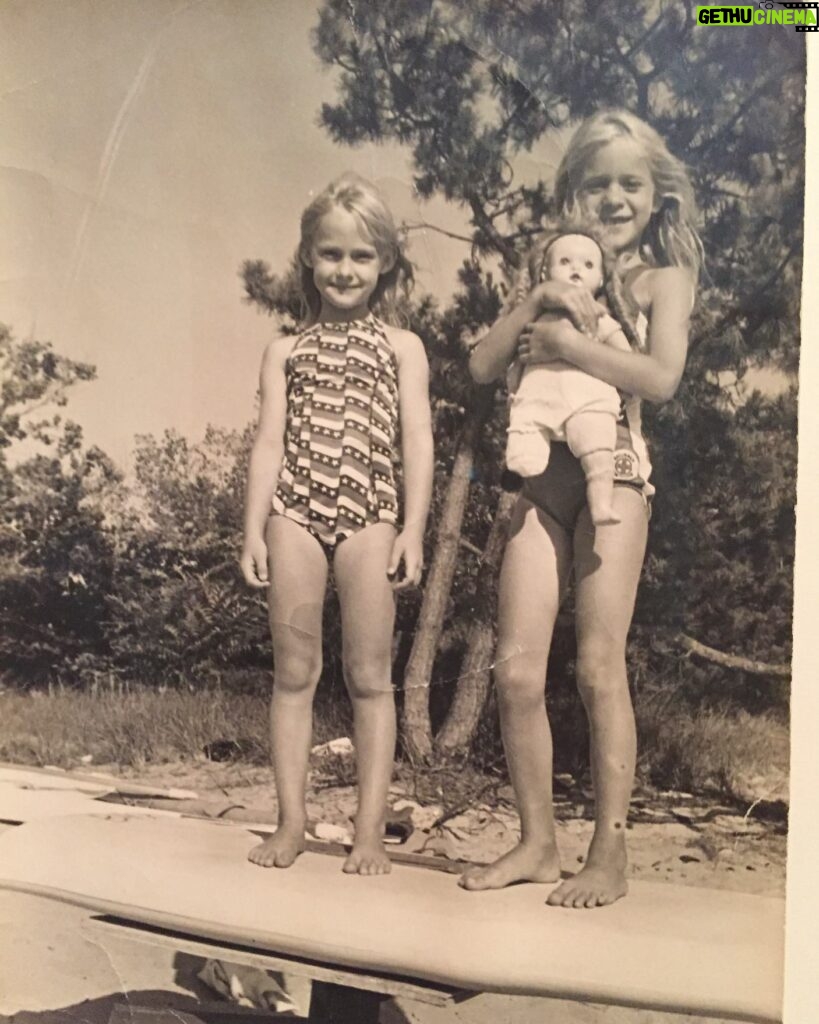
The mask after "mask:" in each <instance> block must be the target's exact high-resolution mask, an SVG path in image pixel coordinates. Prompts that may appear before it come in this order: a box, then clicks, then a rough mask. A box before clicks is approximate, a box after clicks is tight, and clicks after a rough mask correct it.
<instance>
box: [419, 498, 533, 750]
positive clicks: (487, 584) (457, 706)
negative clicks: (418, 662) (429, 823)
mask: <svg viewBox="0 0 819 1024" xmlns="http://www.w3.org/2000/svg"><path fill="white" fill-rule="evenodd" d="M516 500H517V495H516V494H514V493H509V492H508V491H501V496H500V500H499V502H498V509H497V512H496V513H495V519H494V521H493V523H492V529H491V530H490V531H489V538H488V540H487V542H486V548H485V549H484V552H483V559H482V564H481V569H480V573H479V575H478V583H477V590H478V594H479V595H485V598H484V599H483V600H480V603H479V606H478V608H477V611H476V615H475V618H474V620H473V623H472V626H471V628H470V630H469V639H468V642H467V648H466V654H465V655H464V660H463V663H462V665H461V673H460V676H459V677H458V686H457V689H456V691H455V696H454V698H453V700H452V705H451V706H450V709H449V713H448V714H447V717H446V721H445V722H444V724H443V726H442V728H441V731H440V732H439V733H438V735H437V736H436V737H435V751H436V753H437V754H439V755H440V756H441V757H442V758H443V759H444V760H452V759H454V758H455V757H457V756H458V755H459V754H465V753H466V752H467V750H468V749H469V746H470V744H471V743H472V740H473V738H474V735H475V730H476V729H477V727H478V719H479V718H480V715H481V711H482V710H483V705H484V703H485V701H486V695H487V693H488V692H489V682H490V675H491V669H492V654H493V651H494V643H495V629H494V626H495V622H496V620H497V590H498V588H497V580H498V569H499V567H500V563H501V558H502V557H503V552H504V549H505V547H506V538H507V533H508V527H509V518H510V515H511V512H512V508H513V506H514V504H515V501H516Z"/></svg>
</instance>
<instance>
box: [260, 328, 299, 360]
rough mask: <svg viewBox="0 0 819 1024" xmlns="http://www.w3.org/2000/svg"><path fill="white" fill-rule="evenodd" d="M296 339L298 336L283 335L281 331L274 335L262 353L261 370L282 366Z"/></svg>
mask: <svg viewBox="0 0 819 1024" xmlns="http://www.w3.org/2000/svg"><path fill="white" fill-rule="evenodd" d="M298 337H299V336H298V334H284V333H283V332H281V331H280V332H277V333H276V334H274V335H273V337H272V338H271V339H270V341H269V342H268V343H267V345H265V349H264V352H263V353H262V369H263V370H264V369H265V368H267V367H275V366H283V365H284V362H285V360H286V359H287V357H288V356H289V355H290V353H291V352H292V351H293V346H294V345H295V344H296V342H297V340H298Z"/></svg>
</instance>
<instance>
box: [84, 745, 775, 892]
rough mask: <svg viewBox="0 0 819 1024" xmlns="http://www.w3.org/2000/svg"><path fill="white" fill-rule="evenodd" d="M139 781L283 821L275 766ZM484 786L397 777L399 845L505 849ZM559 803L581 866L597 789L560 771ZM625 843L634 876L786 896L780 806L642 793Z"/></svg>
mask: <svg viewBox="0 0 819 1024" xmlns="http://www.w3.org/2000/svg"><path fill="white" fill-rule="evenodd" d="M314 764H315V759H314ZM100 770H102V769H100ZM136 774H137V773H135V774H134V777H136ZM335 774H336V773H335V772H325V771H322V770H321V766H320V761H319V763H318V765H317V766H316V767H314V770H313V771H312V773H311V785H310V788H309V791H308V813H309V816H310V819H311V824H312V826H313V827H314V828H316V829H317V831H318V832H319V834H321V835H322V837H323V838H328V839H333V838H338V839H342V838H343V837H344V835H349V834H350V829H351V824H350V818H351V816H352V814H353V813H354V810H355V790H354V788H353V787H352V786H349V785H346V786H345V785H337V784H335V783H334V779H333V776H334V775H335ZM138 777H139V779H140V780H141V781H150V782H152V783H156V784H158V785H159V784H162V785H166V786H174V787H177V788H184V789H190V790H194V791H195V792H196V793H197V794H198V796H199V797H200V798H201V808H200V810H205V813H208V814H211V815H213V816H219V817H227V818H236V819H237V820H242V819H244V820H252V821H258V822H275V820H276V804H275V789H274V785H273V775H272V771H271V770H270V769H268V768H255V767H248V766H247V765H242V764H214V763H213V762H209V761H205V760H203V761H198V762H185V763H181V764H176V765H156V766H151V767H148V768H145V769H144V770H142V771H140V772H139V773H138ZM449 781H450V780H447V783H449ZM481 782H482V780H480V779H478V780H476V781H475V782H474V784H473V785H472V786H471V787H467V788H466V796H465V797H464V798H463V799H460V800H457V801H456V804H457V805H458V806H460V805H462V804H464V803H467V804H468V806H467V807H466V808H464V809H463V810H462V811H460V813H452V811H453V808H452V807H451V806H448V805H447V801H446V800H445V799H444V798H443V793H439V794H436V793H435V789H434V787H430V786H429V784H428V783H427V784H426V785H423V786H421V787H420V788H421V789H422V790H426V792H425V793H424V795H423V798H422V799H419V796H418V789H419V787H418V786H417V785H416V784H414V780H413V779H412V778H402V777H399V778H398V779H397V780H396V781H395V782H394V784H393V786H392V788H391V790H390V799H391V803H392V806H393V807H394V808H396V809H397V810H401V808H406V807H409V810H410V813H411V815H412V820H413V824H414V825H415V829H416V831H415V833H414V834H413V836H412V838H411V839H410V840H409V841H408V842H407V843H405V844H401V845H396V846H395V849H396V850H407V851H410V852H427V853H434V854H437V855H442V856H446V857H448V858H450V859H453V860H464V861H472V862H489V861H492V860H494V859H495V858H496V857H498V856H500V854H502V853H504V852H505V851H506V850H507V849H509V848H510V847H511V846H512V845H514V843H515V842H516V841H517V839H518V838H519V835H520V832H519V828H518V818H517V814H516V812H515V808H514V796H513V793H512V790H511V787H509V786H508V785H503V784H500V785H495V784H490V786H489V787H488V788H489V793H487V792H484V794H483V799H480V798H479V799H477V800H476V801H475V802H472V801H471V800H469V799H468V795H469V792H470V791H473V792H474V791H475V790H477V791H478V793H480V791H481V788H484V789H486V787H485V786H484V787H481ZM440 789H441V790H444V791H448V790H449V786H448V785H447V784H442V785H441V786H440ZM436 796H438V799H437V800H436V799H435V797H436ZM166 806H169V807H170V806H180V805H179V804H178V803H177V802H174V804H167V805H166ZM555 808H556V813H557V817H558V822H557V829H558V845H559V847H560V851H561V857H562V863H563V868H564V870H565V871H570V872H571V871H576V870H579V868H580V867H581V865H582V863H583V857H584V856H585V852H586V849H587V847H588V844H589V840H590V838H591V831H592V813H593V805H592V800H591V793H590V792H589V791H588V790H585V789H584V788H583V787H582V786H577V785H575V784H574V783H573V781H572V780H570V779H569V778H568V777H565V776H558V777H557V779H556V786H555ZM191 809H196V805H192V806H191ZM457 809H458V807H457V806H456V808H455V810H457ZM749 811H750V813H749ZM405 813H406V811H405ZM444 818H445V820H442V819H444ZM322 826H324V827H322ZM327 826H334V827H333V828H328V827H327ZM628 845H629V855H630V861H631V876H632V877H633V878H635V879H641V880H644V881H666V882H673V883H677V884H682V885H700V886H706V887H710V888H719V889H731V890H735V891H740V892H748V893H756V894H759V895H775V896H782V895H784V891H785V859H786V827H785V822H784V815H783V811H782V808H781V807H779V806H775V807H771V806H762V805H760V806H758V807H756V808H754V807H751V808H743V807H737V806H730V805H724V804H721V803H720V802H719V801H715V800H714V799H705V798H697V797H695V796H692V795H691V794H687V793H679V792H656V791H648V790H641V789H638V790H637V791H636V793H635V796H634V799H633V802H632V810H631V815H630V822H629V825H628Z"/></svg>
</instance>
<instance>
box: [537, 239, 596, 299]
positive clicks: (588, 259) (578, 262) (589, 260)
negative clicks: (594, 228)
mask: <svg viewBox="0 0 819 1024" xmlns="http://www.w3.org/2000/svg"><path fill="white" fill-rule="evenodd" d="M546 269H547V273H548V277H549V280H550V281H565V282H566V283H567V284H574V285H578V286H579V287H581V288H588V289H589V291H590V292H591V293H592V295H594V294H595V293H596V292H598V291H599V290H600V288H601V287H602V285H603V253H602V252H601V251H600V246H599V245H598V244H597V242H595V241H594V239H593V238H589V236H588V235H562V236H561V237H560V238H558V239H557V241H555V242H552V244H551V245H550V246H549V251H548V253H547V263H546Z"/></svg>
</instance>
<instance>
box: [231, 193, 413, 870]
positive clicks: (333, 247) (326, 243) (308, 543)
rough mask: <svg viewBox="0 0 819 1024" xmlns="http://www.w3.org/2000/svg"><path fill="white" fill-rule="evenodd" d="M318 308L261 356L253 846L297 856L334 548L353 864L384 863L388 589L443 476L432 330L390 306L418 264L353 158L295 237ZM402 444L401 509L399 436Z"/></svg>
mask: <svg viewBox="0 0 819 1024" xmlns="http://www.w3.org/2000/svg"><path fill="white" fill-rule="evenodd" d="M298 258H299V261H300V265H301V284H302V292H303V298H304V302H305V306H306V308H307V311H308V316H307V317H306V320H307V326H306V327H305V329H304V330H303V331H302V332H301V333H300V334H298V335H296V336H293V335H281V336H279V337H277V338H275V339H274V340H273V341H272V342H271V343H270V345H269V346H268V348H267V350H266V352H265V354H264V358H263V360H262V370H261V408H260V413H259V425H258V429H257V434H256V440H255V442H254V445H253V449H252V452H251V456H250V470H249V475H248V483H247V499H246V511H245V533H244V547H243V551H242V558H241V565H242V571H243V573H244V576H245V579H246V580H247V582H248V583H249V584H250V585H251V586H253V587H260V588H261V587H267V588H268V604H269V613H270V631H271V634H272V639H273V660H274V684H273V695H272V701H271V708H270V735H271V747H272V753H273V766H274V770H275V775H276V790H277V794H278V806H279V810H278V815H279V823H278V828H277V830H276V832H275V834H274V835H273V836H271V837H270V838H269V839H267V840H265V841H264V842H263V843H261V844H259V845H258V846H256V847H254V848H253V849H252V850H251V852H250V855H249V856H250V860H251V861H253V862H254V863H256V864H259V865H262V866H263V867H273V866H275V867H289V866H290V865H291V864H292V863H293V861H294V860H295V859H296V857H297V856H298V855H299V853H300V852H301V851H302V849H303V847H304V830H305V825H306V810H305V800H304V797H305V786H306V782H307V769H308V758H309V753H310V745H311V732H312V705H313V696H314V693H315V689H316V685H317V683H318V680H319V676H320V675H321V650H322V645H321V631H322V608H323V604H324V592H325V588H326V585H327V575H328V568H329V563H330V562H332V565H333V573H334V577H335V582H336V587H337V590H338V596H339V603H340V605H341V623H342V637H343V639H342V647H343V650H342V659H343V665H344V678H345V682H346V684H347V689H348V691H349V693H350V697H351V699H352V703H353V717H354V728H355V747H356V754H357V763H358V783H359V801H358V810H357V813H356V819H355V841H354V844H353V848H352V851H351V852H350V855H349V856H348V857H347V859H346V861H345V862H344V870H345V871H346V872H349V873H358V874H363V875H371V874H383V873H386V872H388V871H389V870H390V862H389V860H388V858H387V855H386V853H385V851H384V846H383V833H384V817H385V811H386V804H387V792H388V788H389V784H390V778H391V773H392V766H393V756H394V750H395V703H394V698H393V689H392V683H391V679H390V669H391V649H392V632H393V621H394V616H395V595H396V592H397V591H400V590H402V589H403V588H405V587H408V586H413V585H417V584H418V583H419V581H420V578H421V569H422V558H423V545H422V541H423V534H424V528H425V525H426V518H427V512H428V508H429V502H430V495H431V490H432V470H433V456H432V430H431V416H430V408H429V395H428V367H427V360H426V355H425V352H424V347H423V344H422V343H421V340H420V339H419V338H418V337H417V336H416V335H415V334H411V333H410V332H409V331H405V330H402V329H400V328H398V327H393V326H390V325H388V324H386V323H384V322H383V321H382V320H381V319H379V317H378V316H377V315H376V312H378V313H385V314H386V315H389V313H390V311H391V310H392V309H393V308H394V302H395V297H396V292H397V289H398V287H399V285H402V284H406V283H407V282H408V281H409V278H410V267H409V264H408V262H407V260H406V258H405V257H404V255H403V253H402V250H401V246H400V243H399V238H398V234H397V232H396V228H395V224H394V222H393V219H392V216H391V214H390V212H389V210H388V208H387V207H386V205H385V203H384V200H383V199H382V198H381V196H380V195H379V193H378V192H377V190H376V189H375V188H374V187H373V186H372V185H371V184H370V183H369V182H367V181H364V180H363V179H361V178H358V177H356V176H353V175H344V176H343V177H341V178H339V179H338V180H337V181H335V182H333V183H332V184H331V185H330V186H329V187H328V188H327V189H326V190H325V191H324V192H322V193H321V194H320V195H319V196H318V197H317V198H316V199H315V200H314V201H313V202H312V203H311V204H310V205H309V206H308V207H307V209H306V210H305V211H304V214H303V215H302V220H301V243H300V245H299V250H298ZM399 436H400V443H401V455H402V462H403V481H404V486H403V491H404V501H403V517H402V520H401V522H400V525H399V508H398V496H397V493H396V485H395V477H394V461H395V459H396V441H397V438H398V437H399Z"/></svg>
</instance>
